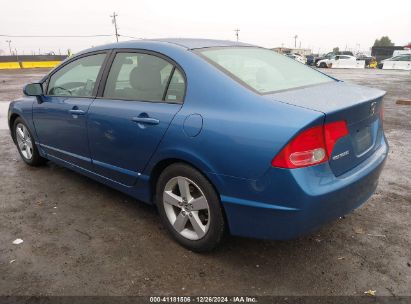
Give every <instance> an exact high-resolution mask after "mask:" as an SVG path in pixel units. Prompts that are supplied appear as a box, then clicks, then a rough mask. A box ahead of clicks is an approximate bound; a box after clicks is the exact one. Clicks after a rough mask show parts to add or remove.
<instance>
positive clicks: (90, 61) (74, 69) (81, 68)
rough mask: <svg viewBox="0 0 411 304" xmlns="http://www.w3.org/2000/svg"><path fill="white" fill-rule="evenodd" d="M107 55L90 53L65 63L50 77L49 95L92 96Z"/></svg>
mask: <svg viewBox="0 0 411 304" xmlns="http://www.w3.org/2000/svg"><path fill="white" fill-rule="evenodd" d="M105 57H106V54H97V55H90V56H87V57H82V58H79V59H77V60H74V61H72V62H70V63H69V64H67V65H65V66H64V67H62V68H61V69H59V70H58V71H57V72H56V73H54V74H53V75H52V76H51V77H50V81H49V85H48V88H47V95H50V96H71V97H92V96H93V92H94V87H95V85H96V82H97V77H98V74H99V72H100V69H101V66H102V65H103V62H104V58H105Z"/></svg>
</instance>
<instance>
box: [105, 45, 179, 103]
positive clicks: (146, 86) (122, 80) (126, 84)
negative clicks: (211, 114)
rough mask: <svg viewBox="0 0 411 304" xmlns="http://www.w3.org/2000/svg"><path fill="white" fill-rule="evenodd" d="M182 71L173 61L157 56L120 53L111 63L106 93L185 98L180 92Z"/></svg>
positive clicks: (119, 96)
mask: <svg viewBox="0 0 411 304" xmlns="http://www.w3.org/2000/svg"><path fill="white" fill-rule="evenodd" d="M174 71H175V72H174ZM173 72H174V73H173ZM178 73H179V72H178V70H177V69H175V68H174V66H173V65H172V64H171V63H169V62H168V61H166V60H164V59H162V58H159V57H157V56H154V55H150V54H140V53H118V54H117V55H116V57H115V59H114V61H113V64H112V66H111V69H110V73H109V75H108V78H107V82H106V87H105V89H104V94H103V97H104V98H110V99H125V100H140V101H160V102H161V101H164V100H166V101H171V102H174V101H176V102H178V101H182V96H180V95H179V92H180V91H179V81H180V80H179V78H178V76H177V74H178ZM173 74H174V75H173ZM170 77H171V79H170ZM169 84H170V85H169ZM167 88H168V90H167ZM166 90H167V92H166Z"/></svg>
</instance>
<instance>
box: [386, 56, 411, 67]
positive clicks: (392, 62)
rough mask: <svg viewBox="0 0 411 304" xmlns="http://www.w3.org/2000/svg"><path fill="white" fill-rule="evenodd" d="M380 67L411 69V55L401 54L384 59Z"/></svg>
mask: <svg viewBox="0 0 411 304" xmlns="http://www.w3.org/2000/svg"><path fill="white" fill-rule="evenodd" d="M378 67H379V68H381V69H384V70H411V55H399V56H395V57H392V58H388V59H385V60H382V61H381V62H380V63H379V64H378Z"/></svg>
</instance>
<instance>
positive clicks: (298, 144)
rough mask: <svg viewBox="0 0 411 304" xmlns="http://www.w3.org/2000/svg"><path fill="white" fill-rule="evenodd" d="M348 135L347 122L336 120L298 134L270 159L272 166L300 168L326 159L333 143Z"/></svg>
mask: <svg viewBox="0 0 411 304" xmlns="http://www.w3.org/2000/svg"><path fill="white" fill-rule="evenodd" d="M346 135H348V128H347V123H346V122H345V121H336V122H331V123H327V124H325V125H322V126H316V127H312V128H310V129H308V130H305V131H303V132H301V133H300V134H298V135H297V136H296V137H295V138H294V139H293V140H291V141H290V142H289V143H288V144H287V145H286V146H285V147H284V148H283V149H282V150H281V152H280V153H278V154H277V156H276V157H274V159H273V160H272V161H271V165H272V166H273V167H280V168H290V169H292V168H301V167H307V166H312V165H317V164H320V163H323V162H326V161H328V159H329V157H330V155H331V153H332V150H333V148H334V145H335V143H336V142H337V141H338V140H339V139H340V138H342V137H344V136H346Z"/></svg>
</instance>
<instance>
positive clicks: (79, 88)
mask: <svg viewBox="0 0 411 304" xmlns="http://www.w3.org/2000/svg"><path fill="white" fill-rule="evenodd" d="M105 58H106V53H105V52H101V53H92V54H87V55H83V56H81V57H79V58H76V59H73V60H72V61H69V62H68V63H67V64H65V65H64V66H62V67H61V68H59V69H58V70H56V71H55V72H54V73H53V74H52V75H51V76H50V77H49V79H48V81H47V83H48V85H47V88H45V96H43V97H42V99H41V102H38V103H34V104H33V121H34V125H35V128H36V133H37V135H38V138H39V141H40V146H41V148H42V149H44V150H45V152H46V153H47V154H48V155H49V156H51V157H54V158H57V159H59V160H63V161H66V162H68V163H70V164H74V165H76V166H79V167H83V168H86V169H91V159H90V151H89V148H88V139H87V128H86V119H87V112H88V110H89V107H90V104H91V103H92V102H93V100H94V97H95V95H96V93H97V85H96V84H98V82H99V80H100V78H101V73H102V66H103V63H104V61H105Z"/></svg>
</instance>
